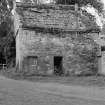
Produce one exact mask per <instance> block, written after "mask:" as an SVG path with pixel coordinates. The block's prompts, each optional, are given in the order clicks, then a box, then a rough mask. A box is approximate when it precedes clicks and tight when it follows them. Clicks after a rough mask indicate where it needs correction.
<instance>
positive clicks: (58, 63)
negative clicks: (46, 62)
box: [54, 56, 63, 75]
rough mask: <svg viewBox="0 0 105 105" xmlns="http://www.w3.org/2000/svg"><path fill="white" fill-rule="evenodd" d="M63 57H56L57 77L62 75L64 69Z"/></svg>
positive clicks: (55, 68)
mask: <svg viewBox="0 0 105 105" xmlns="http://www.w3.org/2000/svg"><path fill="white" fill-rule="evenodd" d="M62 60H63V57H62V56H54V74H55V75H62V74H63V68H62Z"/></svg>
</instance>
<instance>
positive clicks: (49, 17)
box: [16, 3, 99, 31]
mask: <svg viewBox="0 0 105 105" xmlns="http://www.w3.org/2000/svg"><path fill="white" fill-rule="evenodd" d="M16 11H17V13H18V14H19V16H20V22H21V23H22V27H23V28H26V27H27V28H29V29H31V28H32V29H36V28H38V27H39V28H42V29H43V28H45V29H50V30H51V29H55V30H63V31H87V30H92V31H96V30H97V31H99V27H98V26H97V25H96V22H95V21H93V19H91V18H90V16H89V15H85V14H82V13H81V11H75V8H74V7H73V6H69V5H66V6H65V5H45V4H44V5H36V4H27V3H24V4H23V3H17V8H16Z"/></svg>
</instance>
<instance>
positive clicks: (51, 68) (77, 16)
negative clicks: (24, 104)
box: [14, 3, 99, 75]
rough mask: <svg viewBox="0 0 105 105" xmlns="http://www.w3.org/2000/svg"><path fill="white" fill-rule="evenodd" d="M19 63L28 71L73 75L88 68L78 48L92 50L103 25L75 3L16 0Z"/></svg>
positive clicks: (21, 68)
mask: <svg viewBox="0 0 105 105" xmlns="http://www.w3.org/2000/svg"><path fill="white" fill-rule="evenodd" d="M15 10H16V12H15V15H14V16H15V21H14V24H15V30H16V66H17V70H18V71H19V72H24V73H25V74H27V73H28V74H45V75H46V74H50V75H51V74H59V75H60V74H70V73H77V74H78V73H79V71H80V70H81V69H85V70H88V66H87V65H86V64H87V62H86V63H85V61H83V59H81V57H80V56H78V54H76V51H81V50H82V49H87V50H89V51H91V50H92V49H93V47H94V45H95V42H94V40H93V39H92V36H98V34H99V28H98V27H97V25H96V23H95V22H94V19H93V17H91V16H90V15H89V14H87V13H86V12H85V11H81V10H77V9H76V8H75V6H64V5H36V4H28V3H16V8H15Z"/></svg>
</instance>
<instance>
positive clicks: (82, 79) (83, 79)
mask: <svg viewBox="0 0 105 105" xmlns="http://www.w3.org/2000/svg"><path fill="white" fill-rule="evenodd" d="M0 74H1V75H4V76H6V77H8V78H12V79H18V80H28V81H32V82H54V83H61V84H66V85H82V86H97V87H102V88H104V87H105V76H36V75H28V76H23V75H19V74H16V73H15V72H14V69H9V70H7V71H0Z"/></svg>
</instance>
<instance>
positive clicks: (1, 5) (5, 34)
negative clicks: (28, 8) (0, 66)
mask: <svg viewBox="0 0 105 105" xmlns="http://www.w3.org/2000/svg"><path fill="white" fill-rule="evenodd" d="M12 9H13V0H1V1H0V53H2V55H4V57H5V59H6V61H8V60H7V58H8V56H10V49H11V43H12V42H13V40H14V37H13V27H12V26H13V21H12V19H11V17H12V13H11V10H12Z"/></svg>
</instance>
